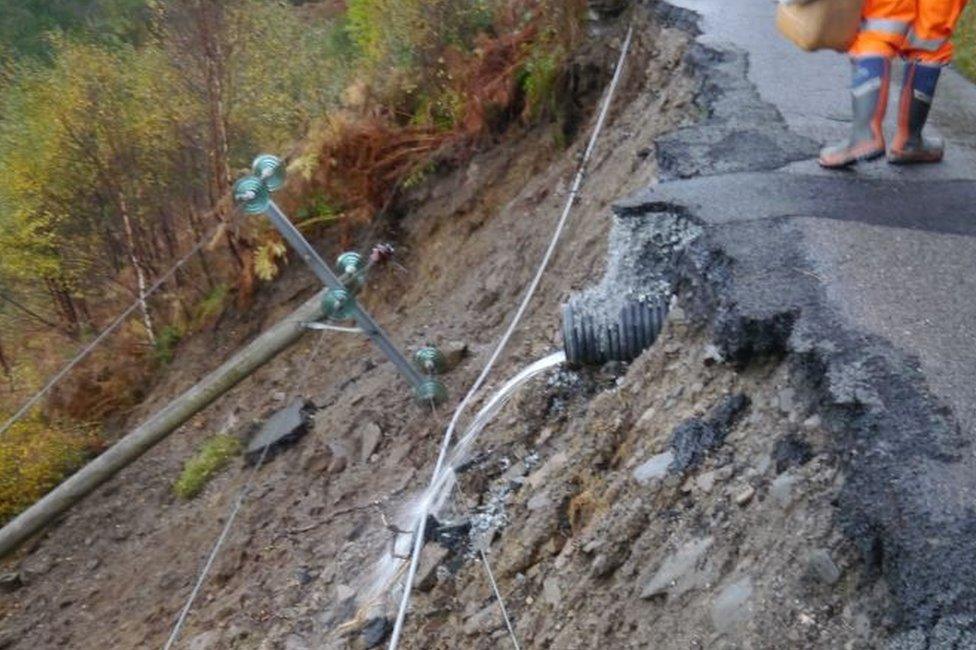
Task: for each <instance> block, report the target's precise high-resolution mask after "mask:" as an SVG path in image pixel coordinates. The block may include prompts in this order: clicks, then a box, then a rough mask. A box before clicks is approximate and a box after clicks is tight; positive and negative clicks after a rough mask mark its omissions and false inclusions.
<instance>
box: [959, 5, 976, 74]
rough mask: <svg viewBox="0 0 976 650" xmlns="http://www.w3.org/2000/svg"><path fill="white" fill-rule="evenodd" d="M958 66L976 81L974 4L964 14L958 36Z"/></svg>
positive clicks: (975, 12) (975, 14) (975, 6)
mask: <svg viewBox="0 0 976 650" xmlns="http://www.w3.org/2000/svg"><path fill="white" fill-rule="evenodd" d="M956 65H957V66H958V67H959V70H961V71H962V73H963V74H965V75H966V76H968V77H969V78H970V79H972V80H973V81H976V5H973V4H972V3H970V5H969V7H968V8H967V9H966V12H965V13H964V14H963V16H962V20H961V21H960V23H959V30H958V32H957V34H956Z"/></svg>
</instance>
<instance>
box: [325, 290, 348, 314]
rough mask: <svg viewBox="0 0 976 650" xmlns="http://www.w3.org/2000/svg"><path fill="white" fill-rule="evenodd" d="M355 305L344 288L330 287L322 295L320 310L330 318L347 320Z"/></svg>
mask: <svg viewBox="0 0 976 650" xmlns="http://www.w3.org/2000/svg"><path fill="white" fill-rule="evenodd" d="M355 305H356V301H355V300H354V299H353V297H352V295H351V294H350V293H349V292H348V291H346V290H344V289H330V290H329V291H327V292H326V294H325V295H324V296H323V297H322V311H324V312H325V315H326V316H327V317H328V318H331V319H332V320H348V319H349V318H351V317H352V312H353V308H354V307H355Z"/></svg>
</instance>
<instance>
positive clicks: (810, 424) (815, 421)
mask: <svg viewBox="0 0 976 650" xmlns="http://www.w3.org/2000/svg"><path fill="white" fill-rule="evenodd" d="M820 424H821V421H820V416H819V415H811V416H810V417H808V418H807V419H806V420H804V421H803V428H804V429H819V428H820Z"/></svg>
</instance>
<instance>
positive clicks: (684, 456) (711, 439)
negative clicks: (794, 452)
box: [670, 393, 749, 473]
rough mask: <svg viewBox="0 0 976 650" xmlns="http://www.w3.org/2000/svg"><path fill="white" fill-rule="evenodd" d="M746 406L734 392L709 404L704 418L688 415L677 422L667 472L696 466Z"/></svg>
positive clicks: (746, 399) (681, 471)
mask: <svg viewBox="0 0 976 650" xmlns="http://www.w3.org/2000/svg"><path fill="white" fill-rule="evenodd" d="M748 406H749V398H748V397H746V396H745V395H744V394H742V393H737V394H735V395H730V396H728V397H726V398H724V399H723V400H722V401H720V402H719V403H718V404H716V405H715V406H714V407H712V409H711V411H709V412H708V415H707V416H706V417H705V418H704V419H702V418H692V419H690V420H686V421H685V422H683V423H681V424H680V425H678V427H677V428H676V429H675V430H674V432H673V433H672V434H671V448H672V450H673V451H674V462H672V463H671V467H670V469H671V471H674V472H680V473H683V472H686V471H688V470H689V469H692V468H694V467H696V466H698V465H699V464H700V463H701V462H702V461H703V460H704V459H705V455H706V454H707V453H708V452H709V451H711V450H712V449H716V448H717V447H719V446H721V445H722V443H724V442H725V438H726V437H727V436H728V434H729V431H730V430H731V429H732V426H733V425H734V424H735V423H736V422H738V420H739V418H740V416H741V415H742V414H743V413H744V412H745V410H746V408H748Z"/></svg>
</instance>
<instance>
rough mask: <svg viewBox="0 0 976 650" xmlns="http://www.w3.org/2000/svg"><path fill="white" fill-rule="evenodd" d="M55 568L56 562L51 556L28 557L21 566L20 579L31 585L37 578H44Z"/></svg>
mask: <svg viewBox="0 0 976 650" xmlns="http://www.w3.org/2000/svg"><path fill="white" fill-rule="evenodd" d="M52 568H54V560H53V559H52V558H51V556H50V555H33V556H30V557H28V558H27V559H26V560H24V562H23V563H22V564H21V566H20V579H21V580H23V581H24V583H25V584H26V583H29V582H30V581H31V579H32V578H34V577H35V576H42V575H44V574H45V573H47V572H48V571H50V570H51V569H52Z"/></svg>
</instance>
